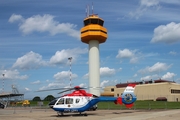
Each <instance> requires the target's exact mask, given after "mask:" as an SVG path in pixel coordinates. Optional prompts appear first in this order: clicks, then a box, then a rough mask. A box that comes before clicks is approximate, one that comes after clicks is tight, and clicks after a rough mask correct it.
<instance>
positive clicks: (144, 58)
mask: <svg viewBox="0 0 180 120" xmlns="http://www.w3.org/2000/svg"><path fill="white" fill-rule="evenodd" d="M87 6H89V13H90V14H92V8H93V13H95V14H98V16H99V17H100V18H102V19H103V20H104V27H105V28H106V29H107V30H108V33H107V34H108V38H107V40H106V42H105V43H102V44H100V45H99V52H100V86H101V87H106V86H115V85H116V84H119V83H126V82H134V81H142V80H145V81H147V80H157V79H163V80H169V81H175V82H177V83H180V62H179V60H180V47H179V46H180V16H179V12H180V0H111V1H110V0H103V1H102V0H61V1H60V0H6V1H5V0H0V92H1V93H2V92H11V91H12V89H11V86H12V85H14V86H16V87H17V88H18V90H19V92H20V93H23V94H25V96H24V97H25V99H31V98H33V97H35V96H40V97H41V98H42V99H43V98H44V97H46V96H47V95H48V94H52V95H54V96H56V97H57V96H59V95H58V94H57V93H58V91H50V92H35V91H37V90H45V89H53V88H64V87H69V86H70V83H71V84H72V87H73V86H81V87H88V86H89V80H88V72H89V65H88V44H85V43H82V42H81V38H80V30H81V28H82V27H83V26H84V25H83V20H84V19H85V18H86V8H87ZM92 6H93V7H92ZM69 57H72V61H71V62H70V61H69V60H68V58H69ZM70 66H71V67H70ZM70 68H71V69H70ZM70 71H71V72H70ZM70 74H71V78H70ZM3 75H4V76H3ZM70 79H71V82H70Z"/></svg>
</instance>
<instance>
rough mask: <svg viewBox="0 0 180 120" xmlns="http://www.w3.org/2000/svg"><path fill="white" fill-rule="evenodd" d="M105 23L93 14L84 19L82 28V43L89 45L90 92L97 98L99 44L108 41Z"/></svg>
mask: <svg viewBox="0 0 180 120" xmlns="http://www.w3.org/2000/svg"><path fill="white" fill-rule="evenodd" d="M103 23H104V21H103V19H101V18H99V17H98V15H95V14H92V15H89V16H87V17H86V18H85V19H84V27H83V28H81V41H82V42H83V43H86V44H89V87H90V89H89V92H90V93H91V94H94V95H97V96H100V89H99V88H100V65H99V64H100V60H99V44H100V43H104V42H105V41H106V39H107V29H106V28H104V27H103Z"/></svg>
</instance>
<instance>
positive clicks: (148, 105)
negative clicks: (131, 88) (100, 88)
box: [98, 101, 180, 110]
mask: <svg viewBox="0 0 180 120" xmlns="http://www.w3.org/2000/svg"><path fill="white" fill-rule="evenodd" d="M98 109H126V107H125V105H119V104H117V105H116V104H114V103H113V102H99V103H98ZM133 109H149V110H150V109H180V102H166V101H136V102H135V103H134V106H133Z"/></svg>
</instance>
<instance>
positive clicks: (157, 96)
mask: <svg viewBox="0 0 180 120" xmlns="http://www.w3.org/2000/svg"><path fill="white" fill-rule="evenodd" d="M128 84H136V87H135V95H136V96H137V100H153V101H157V100H164V101H166V100H167V101H180V84H178V83H175V82H174V81H167V80H161V79H160V80H150V81H142V82H129V83H122V84H117V85H116V86H109V87H106V88H105V89H104V92H103V93H101V95H102V96H115V97H117V96H121V94H122V93H123V91H124V89H125V87H126V86H127V85H128Z"/></svg>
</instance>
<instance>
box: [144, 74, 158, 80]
mask: <svg viewBox="0 0 180 120" xmlns="http://www.w3.org/2000/svg"><path fill="white" fill-rule="evenodd" d="M159 78H160V76H158V74H154V75H147V76H145V77H142V78H141V80H145V81H146V80H154V79H159Z"/></svg>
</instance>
